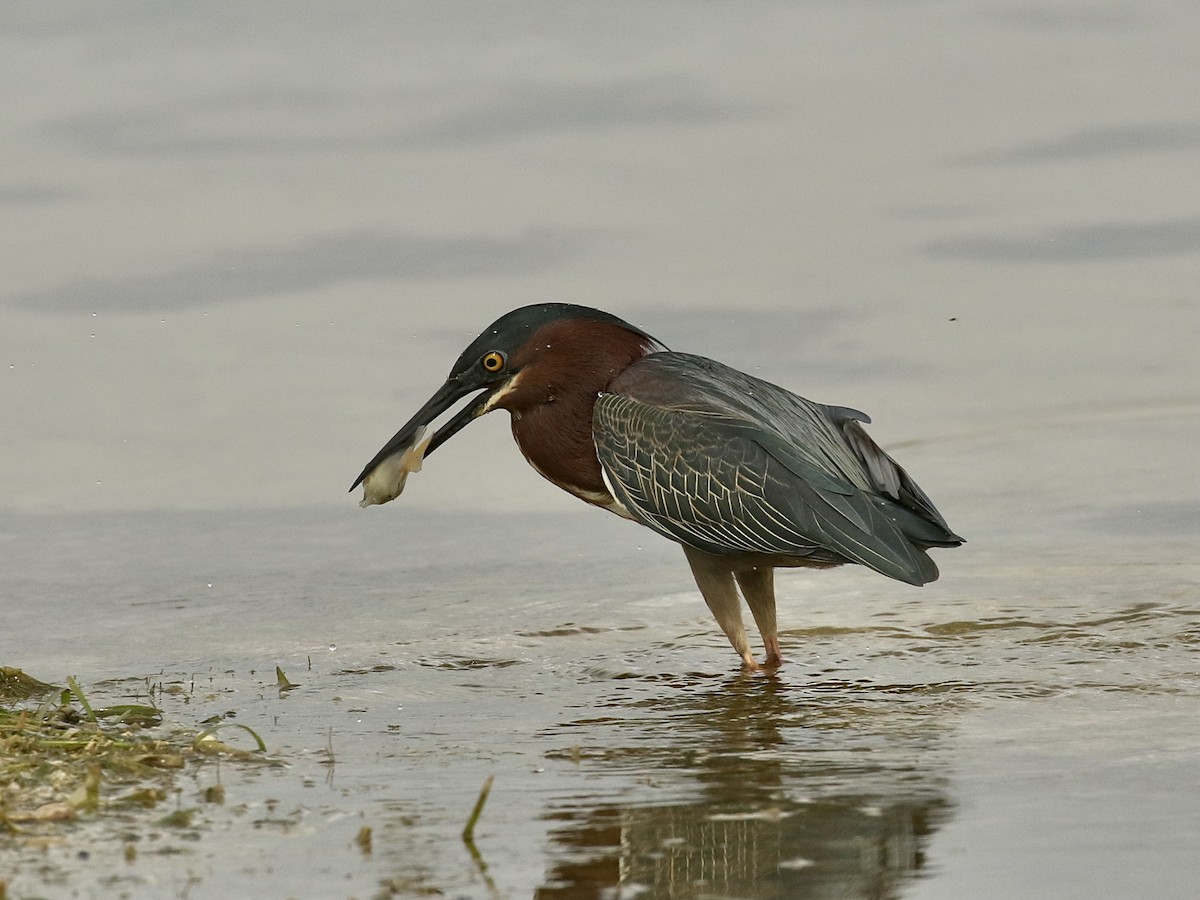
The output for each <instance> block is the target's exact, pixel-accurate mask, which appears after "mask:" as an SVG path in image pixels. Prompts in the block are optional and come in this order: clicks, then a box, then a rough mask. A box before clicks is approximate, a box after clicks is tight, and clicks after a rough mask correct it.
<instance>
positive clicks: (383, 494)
mask: <svg viewBox="0 0 1200 900" xmlns="http://www.w3.org/2000/svg"><path fill="white" fill-rule="evenodd" d="M424 435H425V426H424V425H422V426H421V427H420V428H418V429H417V430H416V431H415V432H413V436H412V440H411V441H409V442H408V444H407V445H406V446H403V447H401V448H399V449H398V450H397V451H396V452H395V453H393V454H391V455H390V456H387V457H385V458H384V459H382V460H380V461H379V463H378V464H377V465H376V466H375V468H373V469H372V470H371V471H370V472H368V473H367V475H366V477H365V478H363V479H362V486H363V498H362V500H361V501H359V504H358V505H359V506H361V507H362V508H363V509H366V508H367V507H368V506H377V505H379V504H383V503H388V502H390V501H392V500H395V499H396V498H397V497H399V496H400V493H401V492H402V491H403V490H404V482H406V481H407V480H408V476H409V473H410V472H420V471H421V463H422V462H424V460H425V451H426V450H427V449H428V448H429V442H430V440H432V435H431V436H430V437H427V438H425V439H424V440H421V438H422V437H424Z"/></svg>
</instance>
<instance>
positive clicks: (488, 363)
mask: <svg viewBox="0 0 1200 900" xmlns="http://www.w3.org/2000/svg"><path fill="white" fill-rule="evenodd" d="M482 362H483V367H484V368H485V369H486V370H487V371H489V372H499V371H500V370H501V369H503V368H504V354H502V353H498V352H496V351H495V350H493V351H492V352H491V353H489V354H487V355H486V356H484V358H483V360H482Z"/></svg>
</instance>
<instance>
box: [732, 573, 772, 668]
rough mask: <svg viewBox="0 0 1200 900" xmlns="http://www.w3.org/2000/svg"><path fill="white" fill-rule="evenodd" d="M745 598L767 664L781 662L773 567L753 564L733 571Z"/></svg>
mask: <svg viewBox="0 0 1200 900" xmlns="http://www.w3.org/2000/svg"><path fill="white" fill-rule="evenodd" d="M733 574H734V577H736V578H737V583H738V585H739V586H740V587H741V589H742V596H743V597H745V598H746V605H747V606H749V607H750V612H752V613H753V614H754V622H755V624H756V625H758V631H759V633H760V634H761V635H762V639H763V645H764V646H765V647H766V648H767V660H766V664H767V665H768V666H778V665H779V664H780V663H782V662H783V656H782V654H781V653H780V652H779V630H778V625H777V624H776V621H775V569H774V568H773V567H771V566H755V567H754V568H751V569H738V570H737V571H736V572H734V573H733Z"/></svg>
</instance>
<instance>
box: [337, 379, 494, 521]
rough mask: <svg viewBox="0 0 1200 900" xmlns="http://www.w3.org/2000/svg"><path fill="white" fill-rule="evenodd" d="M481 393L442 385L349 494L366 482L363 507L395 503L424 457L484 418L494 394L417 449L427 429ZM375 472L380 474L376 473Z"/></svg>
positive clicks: (456, 416) (452, 383)
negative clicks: (460, 402)
mask: <svg viewBox="0 0 1200 900" xmlns="http://www.w3.org/2000/svg"><path fill="white" fill-rule="evenodd" d="M478 389H479V386H478V385H471V386H469V387H464V386H463V385H462V384H461V383H459V382H456V381H453V380H451V381H447V382H446V383H445V384H443V385H442V386H441V387H440V388H438V389H437V392H436V393H435V394H434V395H433V396H432V397H430V398H429V400H428V401H426V403H425V405H424V406H422V407H421V408H420V409H419V410H417V412H416V414H415V415H414V416H413V417H412V418H411V419H409V420H408V421H407V422H406V423H404V426H403V427H402V428H401V429H400V430H399V431H397V432H396V433H395V435H393V436H392V439H391V440H390V441H388V442H387V443H386V444H384V445H383V448H382V449H381V450H380V451H379V452H378V453H376V454H375V456H374V458H372V460H371V461H370V462H369V463H367V465H366V467H365V468H364V469H363V470H362V473H361V474H360V475H359V476H358V478H356V479H355V480H354V484H352V485H351V486H350V490H352V491H353V490H354V489H355V488H356V487H358V486H359V485H360V484H363V483H364V482H366V486H365V490H366V494H367V496H366V497H364V499H363V504H364V505H367V506H369V505H372V504H375V503H387V502H388V501H389V500H393V499H395V498H396V496H398V495H399V493H400V491H401V490H403V489H404V479H405V478H407V476H408V473H409V472H414V471H416V470H418V469H420V468H421V459H422V457H424V456H427V455H428V454H430V453H432V452H433V451H434V450H435V449H437V448H438V447H439V446H441V445H442V444H444V443H445V442H446V441H447V440H448V439H449V438H451V437H453V436H454V435H455V434H456V433H458V432H459V431H460V430H461V429H462V428H463V426H464V425H466V424H467V423H468V422H470V421H471V420H472V419H474V418H475V417H476V416H479V415H481V414H482V413H483V411H484V407H485V406H486V405H487V402H488V400H489V399H490V397H491V395H492V394H493V393H494V390H492V391H489V390H485V391H483V392H482V393H481V394H480V395H479V396H478V397H476V398H475V399H474V400H472V401H471V402H470V403H468V404H467V405H466V406H464V407H463V408H462V409H460V410H459V411H458V412H457V413H455V414H454V417H453V418H452V419H450V421H448V422H447V423H446V424H445V425H443V426H442V427H441V428H439V429H438V430H437V432H435V433H434V435H433V437H432V438H430V439H429V440H428V441H426V442H425V444H424V445H422V446H420V447H418V446H417V445H418V442H420V440H421V438H422V437H423V436H424V434H425V428H426V426H427V425H429V423H430V422H432V421H433V420H434V419H436V418H437V417H438V416H440V415H441V414H442V413H444V412H445V411H446V410H447V409H449V408H450V407H451V406H453V405H454V403H455V401H457V400H459V399H461V398H462V397H465V396H466V395H467V394H469V393H471V392H472V391H474V390H478ZM376 470H379V471H378V472H376Z"/></svg>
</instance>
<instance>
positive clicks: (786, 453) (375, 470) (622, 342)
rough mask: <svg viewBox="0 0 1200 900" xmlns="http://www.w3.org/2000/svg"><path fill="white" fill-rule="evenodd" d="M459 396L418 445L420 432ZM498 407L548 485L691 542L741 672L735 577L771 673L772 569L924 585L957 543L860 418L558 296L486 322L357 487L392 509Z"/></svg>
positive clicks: (750, 663) (703, 588)
mask: <svg viewBox="0 0 1200 900" xmlns="http://www.w3.org/2000/svg"><path fill="white" fill-rule="evenodd" d="M476 392H478V393H476ZM468 394H475V396H474V397H473V398H472V399H471V401H470V402H469V403H467V404H466V405H465V406H464V407H463V408H462V409H460V410H459V411H458V412H457V413H456V414H455V415H454V416H453V417H452V418H451V419H450V420H449V421H447V422H446V423H445V424H444V425H442V426H441V427H440V428H439V429H438V430H437V431H436V432H434V434H433V436H432V437H431V438H429V439H428V441H426V442H425V443H424V444H422V443H421V437H422V435H423V434H424V432H425V427H426V426H427V425H429V424H430V423H431V422H433V420H434V419H435V418H437V417H438V416H439V415H440V414H441V413H443V412H445V411H446V410H447V409H449V408H450V407H451V406H452V405H453V404H454V403H455V401H457V400H459V399H461V398H462V397H465V396H467V395H468ZM494 409H505V410H508V412H509V413H510V414H511V416H512V432H513V437H514V438H515V439H516V442H517V446H518V447H520V448H521V452H522V453H523V454H524V455H525V459H526V460H528V462H529V464H530V465H531V466H533V468H534V469H536V470H537V471H538V473H539V474H541V475H542V476H543V477H545V478H546V479H547V480H549V481H551V482H553V483H554V484H556V485H558V486H559V487H560V488H562V489H563V490H565V491H567V492H569V493H571V494H574V495H575V496H576V497H579V498H580V499H581V500H583V501H585V502H586V503H590V504H592V505H593V506H598V507H600V508H602V509H607V510H609V511H610V512H613V513H616V514H617V515H619V516H624V517H625V518H627V519H632V520H633V521H635V522H638V523H640V524H642V525H645V526H646V527H647V528H650V529H651V530H653V531H656V532H658V533H659V534H661V535H662V536H663V537H666V538H670V539H671V540H673V541H676V542H678V543H679V544H681V545H682V546H683V552H684V554H685V555H686V556H687V560H688V563H689V564H690V565H691V567H692V573H693V574H694V575H695V578H696V585H697V586H698V587H699V588H700V593H701V594H702V595H703V596H704V599H705V601H706V602H707V603H708V607H709V609H710V610H711V611H712V614H713V616H714V617H715V618H716V620H717V623H718V624H719V625H720V626H721V629H722V630H723V631H724V632H725V635H726V636H727V637H728V638H729V642H730V643H731V644H732V645H733V648H734V650H736V651H737V652H738V655H739V656H741V658H742V663H743V665H744V666H745V667H747V668H751V669H753V668H757V667H758V665H757V663H756V662H755V660H754V657H753V654H752V652H751V649H750V642H749V641H748V640H747V638H746V630H745V628H744V627H743V625H742V614H741V606H740V603H739V600H738V591H737V588H738V587H740V588H741V591H742V596H744V597H745V599H746V605H747V606H749V607H750V612H751V613H752V614H753V615H754V621H755V623H756V624H757V625H758V630H759V632H760V633H761V634H762V639H763V644H764V645H765V648H766V664H767V665H768V666H777V665H779V663H780V662H781V661H782V656H781V654H780V649H779V637H778V633H777V626H776V617H775V580H774V579H775V568H776V567H777V566H810V567H816V568H825V567H828V566H837V565H841V564H843V563H859V564H860V565H864V566H867V567H869V568H871V569H874V570H875V571H876V572H880V573H882V574H884V575H887V576H888V577H890V578H895V579H897V580H899V581H905V582H908V583H909V584H914V585H922V584H926V583H928V582H930V581H933V580H934V579H936V578H937V577H938V570H937V566H936V565H934V562H933V560H932V559H930V558H929V555H928V554H927V553H926V552H925V551H926V549H927V548H929V547H957V546H958V545H959V544H961V543H963V539H962V538H960V537H958V535H956V534H954V532H952V531H951V530H950V528H949V526H948V525H947V524H946V521H945V519H943V518H942V516H941V514H940V513H939V512H938V511H937V509H935V508H934V505H933V503H932V502H931V501H930V499H929V498H928V497H927V496H926V495H925V492H924V491H922V490H921V488H920V487H918V486H917V483H916V482H915V481H913V480H912V478H910V477H909V475H908V473H907V472H905V471H904V469H902V468H901V467H900V466H899V465H898V464H897V463H896V462H895V461H894V460H893V459H892V458H891V457H890V456H888V454H886V453H885V452H884V451H883V450H881V449H880V448H879V446H878V445H876V443H875V442H874V441H873V440H871V438H870V437H869V436H868V435H867V433H866V431H864V430H863V427H862V424H861V423H865V422H870V419H869V418H868V417H867V416H866V415H865V414H863V413H861V412H859V411H857V410H854V409H849V408H847V407H844V406H826V405H824V404H821V403H814V402H812V401H811V400H805V399H804V398H803V397H799V396H797V395H796V394H793V393H791V392H790V391H786V390H784V389H783V388H781V387H777V386H776V385H774V384H771V383H769V382H766V381H763V380H761V379H759V378H754V377H753V376H751V375H747V374H745V373H743V372H739V371H738V370H736V369H732V368H730V367H729V366H725V365H722V364H721V363H719V362H714V361H713V360H711V359H706V358H704V357H702V356H693V355H691V354H687V353H674V352H671V351H669V350H667V349H666V348H665V347H664V346H663V345H662V344H660V343H659V342H658V341H657V340H655V339H654V338H652V337H651V336H650V335H648V334H647V333H646V332H644V331H642V330H641V329H640V328H637V327H636V326H634V325H630V324H629V323H628V322H624V321H622V320H621V319H618V318H617V317H616V316H613V315H610V314H608V313H605V312H601V311H600V310H597V309H590V308H588V307H584V306H575V305H572V304H567V303H543V304H539V305H535V306H525V307H522V308H520V309H515V310H513V311H512V312H510V313H507V314H506V315H504V316H501V317H500V318H499V319H497V320H496V321H495V322H493V323H492V324H491V325H489V326H488V327H487V328H486V329H485V330H484V331H483V333H482V334H480V335H479V337H478V338H476V339H475V340H474V341H472V342H471V345H470V346H469V347H467V349H466V350H464V351H463V353H462V355H461V356H460V357H459V358H458V361H457V362H455V364H454V366H453V368H452V369H451V370H450V377H449V378H447V379H446V382H445V383H444V384H443V385H442V386H441V387H440V388H438V389H437V391H436V392H435V393H434V395H433V396H432V397H430V398H429V400H428V402H426V404H425V405H424V406H422V407H421V409H420V410H418V411H417V413H416V415H414V416H413V417H412V419H410V420H409V421H408V423H407V424H405V425H404V427H403V428H401V429H400V430H399V431H398V432H396V435H395V436H394V437H393V438H392V439H391V440H390V441H388V442H387V444H385V445H384V447H383V449H381V450H380V451H379V452H378V453H377V454H376V455H375V458H374V459H372V460H371V461H370V462H369V463H368V464H367V466H366V468H365V469H363V471H362V474H361V475H359V476H358V479H357V480H356V481H355V482H354V484H353V486H351V488H350V489H351V490H354V488H356V487H358V485H360V484H363V485H364V491H365V497H364V499H363V505H364V506H365V505H370V504H372V503H386V502H387V501H389V500H391V499H393V498H395V497H396V495H397V494H399V492H400V491H401V490H402V489H403V486H404V479H405V477H406V476H407V474H408V472H410V471H415V470H416V469H418V468H420V464H421V459H422V457H423V456H424V455H426V454H428V453H432V452H433V451H434V450H436V449H437V448H438V447H439V446H440V445H441V444H443V443H445V441H447V440H449V439H450V438H451V437H453V436H454V435H455V434H456V433H458V431H459V430H460V429H462V428H463V426H465V425H466V424H467V423H468V422H470V421H471V420H472V419H475V418H477V417H479V416H481V415H483V414H484V413H488V412H491V411H492V410H494Z"/></svg>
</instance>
